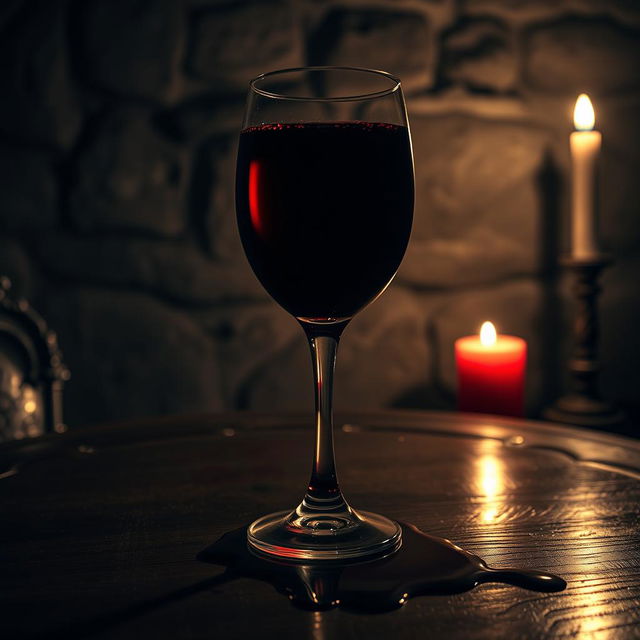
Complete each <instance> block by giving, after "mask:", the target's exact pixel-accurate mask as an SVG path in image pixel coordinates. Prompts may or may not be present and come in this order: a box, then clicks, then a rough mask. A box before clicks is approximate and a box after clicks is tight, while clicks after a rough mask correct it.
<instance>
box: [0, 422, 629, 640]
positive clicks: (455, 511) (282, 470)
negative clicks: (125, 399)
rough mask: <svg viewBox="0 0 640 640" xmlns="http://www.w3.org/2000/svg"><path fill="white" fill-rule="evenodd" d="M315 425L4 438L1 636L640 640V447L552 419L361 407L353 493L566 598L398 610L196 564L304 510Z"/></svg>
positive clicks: (458, 601)
mask: <svg viewBox="0 0 640 640" xmlns="http://www.w3.org/2000/svg"><path fill="white" fill-rule="evenodd" d="M311 422H312V419H311V417H310V416H308V417H300V416H287V415H275V414H272V415H257V414H245V413H238V414H228V415H220V416H189V417H172V418H165V419H155V420H144V421H142V420H141V421H137V422H130V423H127V424H121V425H114V426H105V427H100V428H94V429H87V430H78V431H70V432H68V433H66V434H62V435H55V436H53V435H52V436H46V437H43V438H40V439H37V440H32V441H28V442H27V441H21V442H17V443H11V444H7V445H3V446H2V447H0V474H1V476H0V527H1V529H0V531H1V533H0V536H1V538H2V544H1V546H0V554H1V558H2V560H1V566H2V580H1V590H2V593H1V594H0V611H1V613H0V635H1V636H2V637H3V638H17V637H41V638H55V637H65V638H73V637H95V638H147V637H149V638H150V637H153V638H271V637H296V638H312V639H314V640H324V639H333V638H340V639H341V638H345V639H352V638H536V639H537V638H574V637H575V638H607V639H609V638H640V516H639V513H640V444H639V443H638V442H636V441H633V440H630V439H625V438H621V437H616V436H610V435H606V434H600V433H597V432H593V431H588V432H586V431H578V430H573V429H569V428H566V427H560V426H555V425H551V424H547V423H536V422H526V421H520V420H516V419H499V418H493V417H487V416H485V417H483V416H473V415H461V414H453V413H437V412H433V413H430V412H400V411H388V412H376V413H358V414H343V415H338V416H337V421H336V432H337V437H336V451H337V459H338V470H339V475H340V479H341V484H342V487H343V490H344V492H345V494H346V497H347V499H348V500H349V501H350V503H351V504H352V505H353V506H354V507H356V508H358V507H360V508H365V509H367V510H372V511H378V512H380V513H384V514H386V515H388V516H390V517H392V518H396V519H398V520H402V521H404V522H409V523H413V524H415V525H417V526H418V527H420V528H421V529H422V530H424V531H426V532H428V533H431V534H434V535H436V536H443V537H447V538H449V539H451V540H453V541H454V542H455V543H457V544H459V545H460V546H462V547H464V548H465V549H467V550H469V551H472V552H474V553H477V554H478V555H480V556H481V557H483V558H484V559H485V560H486V561H487V562H488V563H489V564H490V565H491V566H495V567H504V566H517V567H521V568H536V569H546V570H548V571H552V572H555V573H557V574H559V575H561V576H562V577H563V578H565V579H566V581H567V583H568V586H567V589H566V590H565V591H562V592H559V593H536V592H532V591H527V590H524V589H521V588H518V587H513V586H507V585H498V584H485V585H481V586H479V587H477V588H475V589H473V590H471V591H467V592H465V593H462V594H457V595H438V596H422V597H417V598H415V599H412V600H410V601H409V602H407V604H405V605H404V607H402V608H401V609H398V610H396V611H393V612H391V613H385V614H377V615H369V614H357V613H353V612H351V611H345V610H342V609H340V608H337V609H332V610H329V611H323V612H311V611H304V610H301V609H296V608H295V607H293V606H292V605H291V604H290V603H289V601H288V600H287V599H286V598H285V597H283V595H281V594H280V593H278V592H277V591H276V590H275V589H274V588H272V587H271V586H270V585H269V584H266V583H264V582H260V581H257V580H252V579H249V578H239V579H235V580H228V579H225V578H223V577H222V576H223V575H224V569H223V568H221V567H217V566H214V565H211V564H205V563H203V562H199V561H197V560H196V555H197V553H198V552H199V551H200V550H202V549H203V548H204V547H206V546H207V545H209V544H210V543H212V542H213V541H214V540H216V539H217V538H218V537H219V536H220V535H221V534H223V533H225V532H226V531H229V530H232V529H235V528H237V527H240V526H242V525H244V524H247V523H248V522H250V521H251V520H252V519H254V518H256V517H257V516H259V515H262V514H265V513H267V512H270V511H274V510H279V509H285V508H287V507H293V506H295V504H296V503H297V501H298V500H299V499H300V498H301V495H302V492H303V490H304V487H305V485H306V481H307V474H308V471H309V467H310V459H311V455H312V452H311V447H312V439H313V435H312V429H311V426H310V424H311Z"/></svg>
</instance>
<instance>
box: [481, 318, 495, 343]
mask: <svg viewBox="0 0 640 640" xmlns="http://www.w3.org/2000/svg"><path fill="white" fill-rule="evenodd" d="M497 339H498V336H497V334H496V328H495V327H494V326H493V322H488V321H487V322H483V323H482V326H481V327H480V343H481V344H482V346H483V347H492V346H493V345H494V344H495V343H496V340H497Z"/></svg>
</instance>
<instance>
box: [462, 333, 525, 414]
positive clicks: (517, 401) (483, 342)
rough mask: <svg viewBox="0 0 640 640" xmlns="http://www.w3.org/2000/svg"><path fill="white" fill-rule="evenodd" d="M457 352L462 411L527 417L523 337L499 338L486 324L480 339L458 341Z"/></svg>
mask: <svg viewBox="0 0 640 640" xmlns="http://www.w3.org/2000/svg"><path fill="white" fill-rule="evenodd" d="M455 353H456V367H457V370H458V409H459V410H460V411H473V412H477V413H495V414H500V415H508V416H522V415H524V374H525V366H526V363H527V343H526V342H525V341H524V340H523V339H522V338H518V337H516V336H503V335H496V330H495V327H494V326H493V324H491V323H490V322H485V323H484V324H483V325H482V328H481V330H480V335H479V336H477V335H476V336H465V337H464V338H459V339H458V340H456V342H455Z"/></svg>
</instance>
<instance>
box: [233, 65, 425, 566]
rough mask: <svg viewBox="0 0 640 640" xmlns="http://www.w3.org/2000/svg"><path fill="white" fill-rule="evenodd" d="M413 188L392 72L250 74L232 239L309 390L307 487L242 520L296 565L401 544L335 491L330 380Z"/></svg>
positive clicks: (401, 248)
mask: <svg viewBox="0 0 640 640" xmlns="http://www.w3.org/2000/svg"><path fill="white" fill-rule="evenodd" d="M413 193H414V187H413V157H412V151H411V140H410V136H409V128H408V124H407V114H406V108H405V104H404V98H403V95H402V90H401V87H400V81H399V80H398V79H397V78H395V77H394V76H392V75H390V74H388V73H385V72H383V71H374V70H369V69H358V68H351V67H306V68H299V69H284V70H281V71H274V72H271V73H266V74H263V75H261V76H259V77H257V78H255V79H254V80H252V81H251V83H250V89H249V95H248V101H247V108H246V113H245V118H244V124H243V129H242V132H241V133H240V140H239V148H238V164H237V174H236V209H237V218H238V227H239V231H240V237H241V239H242V244H243V247H244V250H245V252H246V255H247V258H248V259H249V262H250V264H251V267H252V268H253V271H254V272H255V274H256V276H257V277H258V279H259V280H260V282H261V283H262V285H263V286H264V287H265V289H266V290H267V291H268V292H269V294H270V295H271V296H272V297H273V298H274V299H275V300H276V302H278V303H279V304H280V305H281V306H282V307H283V308H284V309H285V310H287V311H288V312H289V313H290V314H291V315H293V316H294V318H296V319H297V320H298V322H299V323H300V325H301V326H302V328H303V329H304V331H305V333H306V335H307V338H308V340H309V345H310V347H311V357H312V361H313V371H314V380H315V390H316V392H315V400H316V439H315V455H314V458H313V465H312V470H311V479H310V480H309V486H308V488H307V491H306V494H305V496H304V499H303V500H302V502H301V503H300V505H298V507H297V508H296V509H294V510H293V511H282V512H279V513H274V514H270V515H266V516H264V517H262V518H259V519H258V520H256V521H255V522H254V523H253V524H251V525H250V526H249V528H248V530H247V539H248V543H249V545H250V547H251V548H253V549H254V550H257V551H258V552H261V553H263V554H267V555H270V556H276V557H278V558H281V559H282V558H287V559H291V560H294V561H295V560H298V561H303V560H304V561H316V560H347V559H354V558H362V557H366V556H373V555H384V554H386V553H390V552H392V551H393V550H395V549H397V548H398V547H399V546H400V544H401V530H400V526H399V525H398V524H397V523H396V522H393V521H391V520H389V519H388V518H385V517H383V516H381V515H377V514H373V513H368V512H365V511H356V510H355V509H352V508H351V507H350V506H349V505H348V504H347V502H346V500H345V499H344V497H343V495H342V493H341V491H340V488H339V486H338V479H337V475H336V467H335V461H334V451H333V414H332V383H333V372H334V366H335V358H336V350H337V346H338V341H339V338H340V335H341V333H342V331H343V330H344V328H345V327H346V326H347V324H348V323H349V321H350V320H351V318H352V317H353V316H354V315H355V314H356V313H357V312H358V311H360V310H361V309H362V308H363V307H365V306H366V305H367V304H368V303H370V302H371V301H372V300H374V299H375V298H376V297H377V296H379V295H380V294H381V293H382V291H383V290H384V289H385V288H386V287H387V285H388V284H389V282H390V281H391V279H392V278H393V276H394V275H395V272H396V271H397V269H398V266H399V265H400V262H401V260H402V257H403V255H404V252H405V249H406V247H407V242H408V240H409V235H410V233H411V223H412V218H413ZM285 463H286V462H285Z"/></svg>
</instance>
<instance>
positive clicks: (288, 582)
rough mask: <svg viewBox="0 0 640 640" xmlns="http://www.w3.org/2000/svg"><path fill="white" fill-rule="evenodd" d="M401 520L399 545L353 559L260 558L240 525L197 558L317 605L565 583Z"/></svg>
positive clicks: (371, 609) (388, 604) (556, 587)
mask: <svg viewBox="0 0 640 640" xmlns="http://www.w3.org/2000/svg"><path fill="white" fill-rule="evenodd" d="M400 524H401V526H402V546H401V547H400V548H399V549H398V550H397V551H395V552H394V553H392V554H390V555H387V556H385V557H382V558H377V559H373V560H368V561H363V562H359V563H352V564H345V563H339V562H333V561H331V562H323V563H316V564H299V563H298V564H293V563H291V562H284V561H282V562H281V561H277V560H275V559H270V558H266V557H262V556H258V555H256V554H255V553H253V552H252V551H250V550H249V548H248V547H247V537H246V536H247V534H246V527H242V528H240V529H236V530H234V531H231V532H229V533H227V534H225V535H223V536H222V537H221V538H220V539H219V540H218V541H217V542H215V543H214V544H212V545H211V546H210V547H207V548H206V549H204V550H203V551H201V552H200V553H199V554H198V559H199V560H201V561H203V562H208V563H211V564H217V565H222V566H225V567H227V571H231V572H232V573H233V574H235V575H236V576H237V577H249V578H254V579H257V580H262V581H264V582H268V583H269V584H271V585H272V586H273V587H274V588H275V589H276V590H277V591H278V592H280V593H282V594H283V595H286V596H287V597H288V598H289V600H290V601H291V602H292V604H294V605H295V606H297V607H300V608H302V609H310V610H316V611H321V610H326V609H332V608H334V607H337V606H340V607H341V608H344V609H348V610H352V611H362V612H366V613H375V612H379V613H382V612H385V611H392V610H393V609H397V608H398V607H400V606H402V605H403V604H404V603H405V602H406V601H407V600H409V599H410V598H413V597H415V596H420V595H429V594H431V595H436V594H440V595H443V594H453V593H461V592H463V591H468V590H469V589H472V588H473V587H475V586H477V585H479V584H481V583H485V582H501V583H505V584H510V585H514V586H518V587H523V588H525V589H531V590H534V591H547V592H551V591H561V590H563V589H564V588H565V587H566V582H565V581H564V580H563V579H562V578H559V577H558V576H555V575H553V574H551V573H546V572H544V571H535V570H521V569H492V568H490V567H488V566H487V565H486V564H485V563H484V561H483V560H482V559H481V558H479V557H478V556H475V555H473V554H471V553H468V552H467V551H464V550H463V549H461V548H460V547H457V546H456V545H454V544H453V543H452V542H450V541H449V540H445V539H443V538H436V537H434V536H430V535H428V534H426V533H423V532H422V531H420V530H419V529H417V528H416V527H414V526H413V525H408V524H404V523H400Z"/></svg>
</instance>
